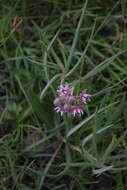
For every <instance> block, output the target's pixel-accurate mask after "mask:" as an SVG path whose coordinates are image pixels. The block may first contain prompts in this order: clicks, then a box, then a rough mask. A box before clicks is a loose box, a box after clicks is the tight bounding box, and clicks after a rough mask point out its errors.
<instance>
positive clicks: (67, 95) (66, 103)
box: [53, 85, 91, 116]
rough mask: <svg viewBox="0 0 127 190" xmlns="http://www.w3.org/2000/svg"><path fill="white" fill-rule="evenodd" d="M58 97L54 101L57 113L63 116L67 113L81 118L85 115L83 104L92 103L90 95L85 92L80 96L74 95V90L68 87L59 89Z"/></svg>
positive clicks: (62, 86)
mask: <svg viewBox="0 0 127 190" xmlns="http://www.w3.org/2000/svg"><path fill="white" fill-rule="evenodd" d="M57 92H58V97H57V98H56V99H55V100H54V101H53V104H54V105H55V108H54V109H55V111H56V112H57V113H58V114H60V115H61V116H62V115H63V114H65V113H67V114H70V115H73V116H76V115H77V116H80V115H82V114H83V111H84V108H83V103H85V104H87V103H88V102H89V101H90V96H91V95H90V94H88V93H86V91H83V92H82V93H81V94H80V96H74V95H73V88H70V87H69V86H68V85H60V86H59V87H58V90H57Z"/></svg>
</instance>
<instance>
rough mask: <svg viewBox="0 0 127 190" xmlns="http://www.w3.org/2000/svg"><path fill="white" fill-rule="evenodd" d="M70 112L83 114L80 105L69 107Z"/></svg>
mask: <svg viewBox="0 0 127 190" xmlns="http://www.w3.org/2000/svg"><path fill="white" fill-rule="evenodd" d="M71 113H72V115H73V116H76V115H81V114H83V110H82V108H81V107H80V106H73V107H72V109H71Z"/></svg>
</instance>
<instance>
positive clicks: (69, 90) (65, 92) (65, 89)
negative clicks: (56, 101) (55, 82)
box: [57, 85, 72, 96]
mask: <svg viewBox="0 0 127 190" xmlns="http://www.w3.org/2000/svg"><path fill="white" fill-rule="evenodd" d="M57 92H58V94H59V96H64V95H71V93H72V88H69V87H68V86H67V85H60V86H59V87H58V90H57Z"/></svg>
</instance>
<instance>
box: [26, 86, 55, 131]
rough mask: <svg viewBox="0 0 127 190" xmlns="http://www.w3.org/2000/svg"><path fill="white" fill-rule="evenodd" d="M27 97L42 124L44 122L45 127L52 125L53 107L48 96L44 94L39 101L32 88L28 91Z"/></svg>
mask: <svg viewBox="0 0 127 190" xmlns="http://www.w3.org/2000/svg"><path fill="white" fill-rule="evenodd" d="M28 97H29V99H30V102H31V106H32V109H33V111H34V112H35V113H36V114H37V116H38V117H39V119H40V120H41V122H42V124H43V123H44V124H45V125H46V127H47V128H52V127H53V123H54V122H53V116H54V114H53V107H52V103H51V100H50V99H49V97H50V96H46V97H45V98H44V99H43V101H42V102H41V101H40V99H39V96H38V95H37V94H35V93H34V92H33V91H32V90H30V91H29V93H28Z"/></svg>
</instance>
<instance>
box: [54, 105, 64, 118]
mask: <svg viewBox="0 0 127 190" xmlns="http://www.w3.org/2000/svg"><path fill="white" fill-rule="evenodd" d="M54 110H55V111H56V112H57V113H60V115H61V116H62V115H63V114H64V113H65V111H64V108H63V107H62V106H57V107H55V108H54Z"/></svg>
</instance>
